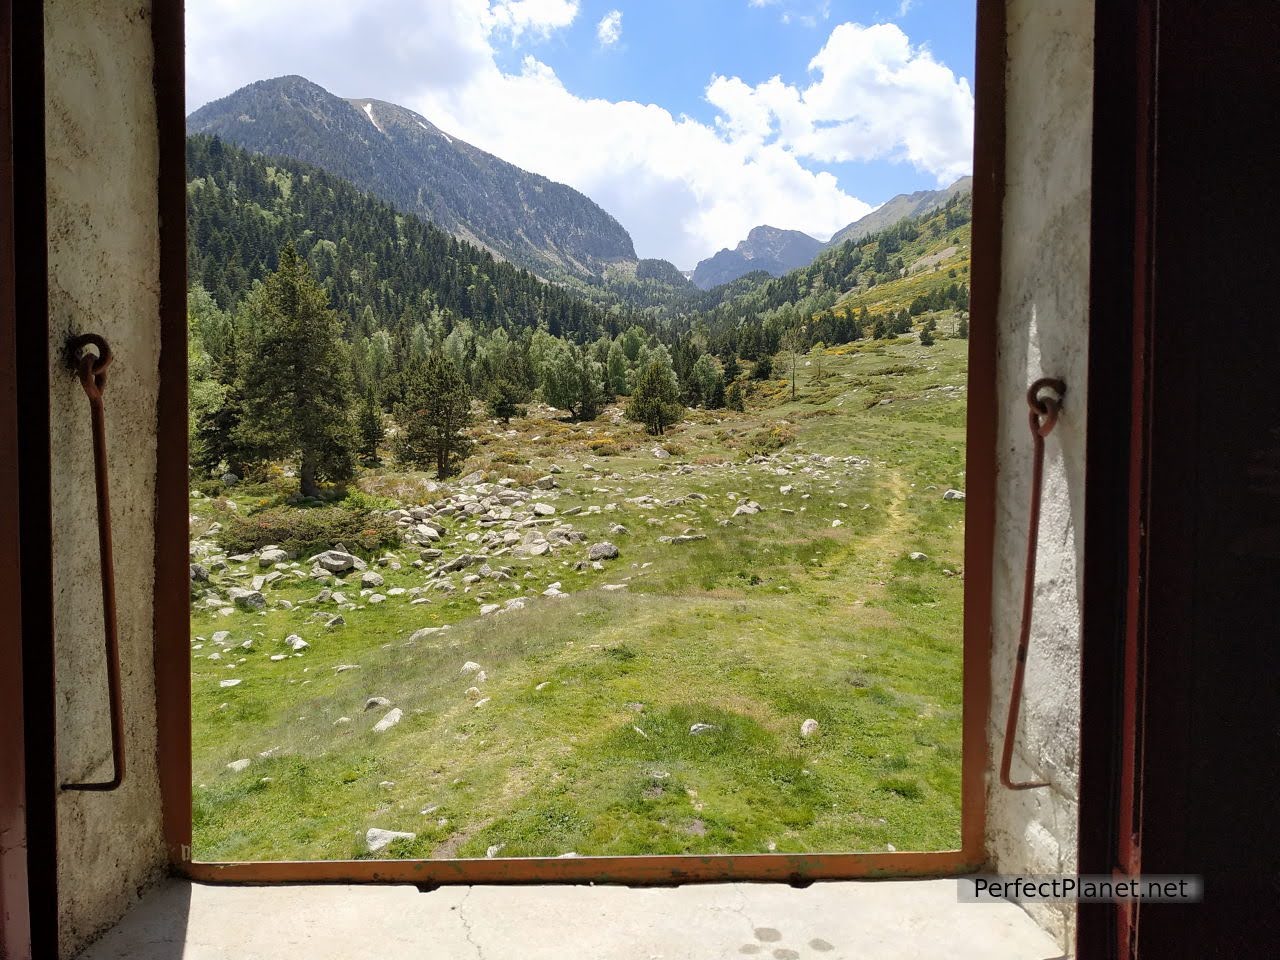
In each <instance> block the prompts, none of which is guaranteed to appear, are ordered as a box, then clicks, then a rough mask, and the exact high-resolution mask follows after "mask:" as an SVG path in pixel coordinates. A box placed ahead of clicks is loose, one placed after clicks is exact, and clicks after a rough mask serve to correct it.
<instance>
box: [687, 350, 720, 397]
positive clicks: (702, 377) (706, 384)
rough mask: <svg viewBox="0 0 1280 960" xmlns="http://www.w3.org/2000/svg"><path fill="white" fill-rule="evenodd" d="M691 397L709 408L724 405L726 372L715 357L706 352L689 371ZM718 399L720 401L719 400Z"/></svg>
mask: <svg viewBox="0 0 1280 960" xmlns="http://www.w3.org/2000/svg"><path fill="white" fill-rule="evenodd" d="M689 387H690V390H689V394H690V399H691V400H692V401H694V402H696V403H699V404H701V405H702V406H704V407H707V408H708V409H711V408H714V407H719V406H723V405H724V374H723V373H721V372H720V364H718V363H716V360H715V357H713V356H711V354H709V353H704V354H703V355H702V356H700V357H699V358H698V359H697V360H696V361H695V362H694V364H693V369H692V370H691V371H690V373H689ZM717 401H718V402H717Z"/></svg>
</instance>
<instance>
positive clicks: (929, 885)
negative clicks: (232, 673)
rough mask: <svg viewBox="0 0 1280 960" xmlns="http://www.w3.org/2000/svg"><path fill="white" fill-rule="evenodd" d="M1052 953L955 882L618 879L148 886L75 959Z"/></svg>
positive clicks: (833, 959)
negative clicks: (423, 887)
mask: <svg viewBox="0 0 1280 960" xmlns="http://www.w3.org/2000/svg"><path fill="white" fill-rule="evenodd" d="M751 956H757V957H761V958H768V960H801V958H820V960H841V958H849V960H852V958H857V960H915V958H919V960H936V958H938V957H947V958H949V960H968V958H972V960H1049V958H1057V957H1060V956H1061V951H1060V950H1059V949H1058V948H1057V946H1056V945H1055V944H1054V942H1053V940H1052V939H1051V938H1050V937H1049V936H1048V935H1047V934H1046V933H1044V931H1042V930H1041V929H1040V928H1039V927H1037V926H1036V924H1035V923H1034V922H1033V921H1032V920H1031V918H1030V917H1028V916H1027V915H1026V914H1025V913H1023V912H1022V910H1021V909H1019V908H1018V907H1017V906H1015V905H1013V904H1010V903H988V904H973V903H958V902H957V900H956V882H955V881H954V880H901V881H879V882H866V881H854V882H845V883H815V884H814V885H813V886H811V887H809V888H808V889H804V890H797V889H793V888H791V887H788V886H784V885H781V884H720V885H705V886H688V887H680V888H675V889H669V888H668V889H628V888H625V887H581V886H580V887H567V886H541V887H444V888H442V889H439V890H436V891H434V892H432V893H419V892H418V891H417V890H416V889H415V888H413V887H408V886H388V887H378V886H276V887H231V886H205V885H201V884H193V883H188V882H185V881H176V880H175V881H170V882H168V883H166V884H165V885H163V886H161V887H160V888H158V889H157V890H154V891H152V892H151V893H150V894H148V895H147V896H146V897H145V898H144V899H143V900H142V902H141V903H139V904H138V906H136V907H135V908H134V909H133V910H132V911H131V912H130V913H129V914H128V915H127V916H126V917H125V918H124V919H123V920H122V921H121V922H120V923H119V924H118V925H117V926H116V927H114V928H113V929H111V930H110V931H109V932H108V933H107V934H106V935H105V936H104V937H103V938H102V939H101V940H99V941H98V942H97V943H96V944H94V945H92V946H91V947H89V949H88V950H87V951H85V952H84V953H83V954H82V955H81V957H82V960H117V958H119V960H123V958H129V960H179V958H181V960H232V958H235V960H250V958H253V960H258V958H262V960H266V958H271V960H293V958H299V960H304V958H305V960H350V958H354V957H377V958H378V960H408V958H413V960H435V958H440V960H459V958H478V960H484V958H491V960H503V958H520V960H541V958H546V960H552V958H555V960H659V958H660V960H681V958H689V960H695V958H696V960H712V958H721V957H723V958H729V957H733V958H736V960H742V958H743V957H751Z"/></svg>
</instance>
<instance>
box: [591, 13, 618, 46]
mask: <svg viewBox="0 0 1280 960" xmlns="http://www.w3.org/2000/svg"><path fill="white" fill-rule="evenodd" d="M596 39H597V40H599V41H600V45H601V46H602V47H611V46H613V45H614V44H615V43H617V42H618V41H619V40H621V39H622V11H620V10H610V11H609V12H608V13H606V14H605V15H604V16H603V17H601V18H600V22H599V23H597V24H596Z"/></svg>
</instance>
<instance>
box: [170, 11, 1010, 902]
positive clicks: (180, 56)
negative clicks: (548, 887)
mask: <svg viewBox="0 0 1280 960" xmlns="http://www.w3.org/2000/svg"><path fill="white" fill-rule="evenodd" d="M976 6H977V48H976V57H975V98H976V114H975V137H974V187H973V247H972V250H973V256H972V266H971V275H970V290H971V303H970V317H971V318H970V326H969V330H970V333H969V389H968V412H967V425H966V432H967V435H966V489H967V492H968V497H967V498H966V500H965V548H964V558H965V589H964V627H963V629H964V639H963V664H962V668H963V682H962V698H963V701H962V721H961V722H962V747H961V790H960V792H961V845H960V848H959V849H957V850H944V851H930V852H895V853H823V854H784V853H778V854H722V855H715V856H703V855H675V856H665V855H664V856H652V855H637V856H621V857H613V856H610V857H578V858H568V859H559V858H552V857H532V858H520V859H500V858H495V859H492V860H480V859H467V860H329V861H272V862H265V861H245V862H234V863H214V862H197V861H193V860H192V857H191V833H192V782H191V781H192V776H191V672H190V671H191V668H190V601H189V582H188V571H187V565H188V559H187V558H188V550H189V542H188V521H187V512H188V504H187V497H188V490H187V487H188V476H187V317H186V295H187V275H186V263H187V251H186V150H185V138H186V117H185V83H184V80H185V67H184V62H183V60H184V49H185V48H184V42H183V38H184V31H183V8H182V3H181V2H180V0H156V3H155V5H154V7H153V21H152V29H153V39H154V47H155V90H156V106H157V122H158V127H159V138H160V176H159V184H158V190H159V209H160V218H161V231H160V283H161V306H160V309H161V318H160V327H161V351H160V387H159V418H158V424H157V431H158V439H159V450H160V451H161V456H160V458H159V462H158V465H157V484H156V486H157V503H156V525H155V536H156V554H155V555H156V566H155V636H156V644H155V672H156V714H157V717H158V720H159V722H158V730H157V744H156V746H157V751H158V760H159V763H158V769H159V775H160V787H161V796H162V802H163V823H164V836H165V843H166V846H167V849H168V854H169V861H170V864H171V868H172V870H173V872H174V873H176V874H178V875H180V876H184V877H187V878H190V879H192V880H197V881H202V882H215V883H216V882H223V883H314V882H327V883H413V884H418V885H423V886H434V885H438V884H477V883H582V882H595V883H625V884H632V885H643V884H672V883H685V882H698V881H702V882H711V881H783V882H790V883H795V884H803V883H807V882H810V881H814V880H846V879H857V878H886V877H924V876H948V875H955V874H959V873H967V872H973V871H976V870H978V869H980V868H981V867H982V866H983V865H984V864H985V862H986V859H987V858H986V848H985V826H986V773H987V768H988V756H989V752H988V744H987V721H988V712H989V707H990V702H989V701H990V657H991V588H992V557H993V546H994V535H995V463H996V422H997V410H996V314H997V301H998V293H999V281H1000V254H1001V234H1002V230H1003V217H1002V207H1003V195H1004V152H1005V138H1004V127H1005V9H1004V0H977V4H976Z"/></svg>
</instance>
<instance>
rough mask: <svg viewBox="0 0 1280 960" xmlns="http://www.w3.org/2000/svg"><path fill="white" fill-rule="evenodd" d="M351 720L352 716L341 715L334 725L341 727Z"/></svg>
mask: <svg viewBox="0 0 1280 960" xmlns="http://www.w3.org/2000/svg"><path fill="white" fill-rule="evenodd" d="M350 722H351V718H350V717H339V718H338V719H337V720H335V721H333V725H334V726H335V727H340V726H342V725H343V724H346V723H350Z"/></svg>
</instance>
